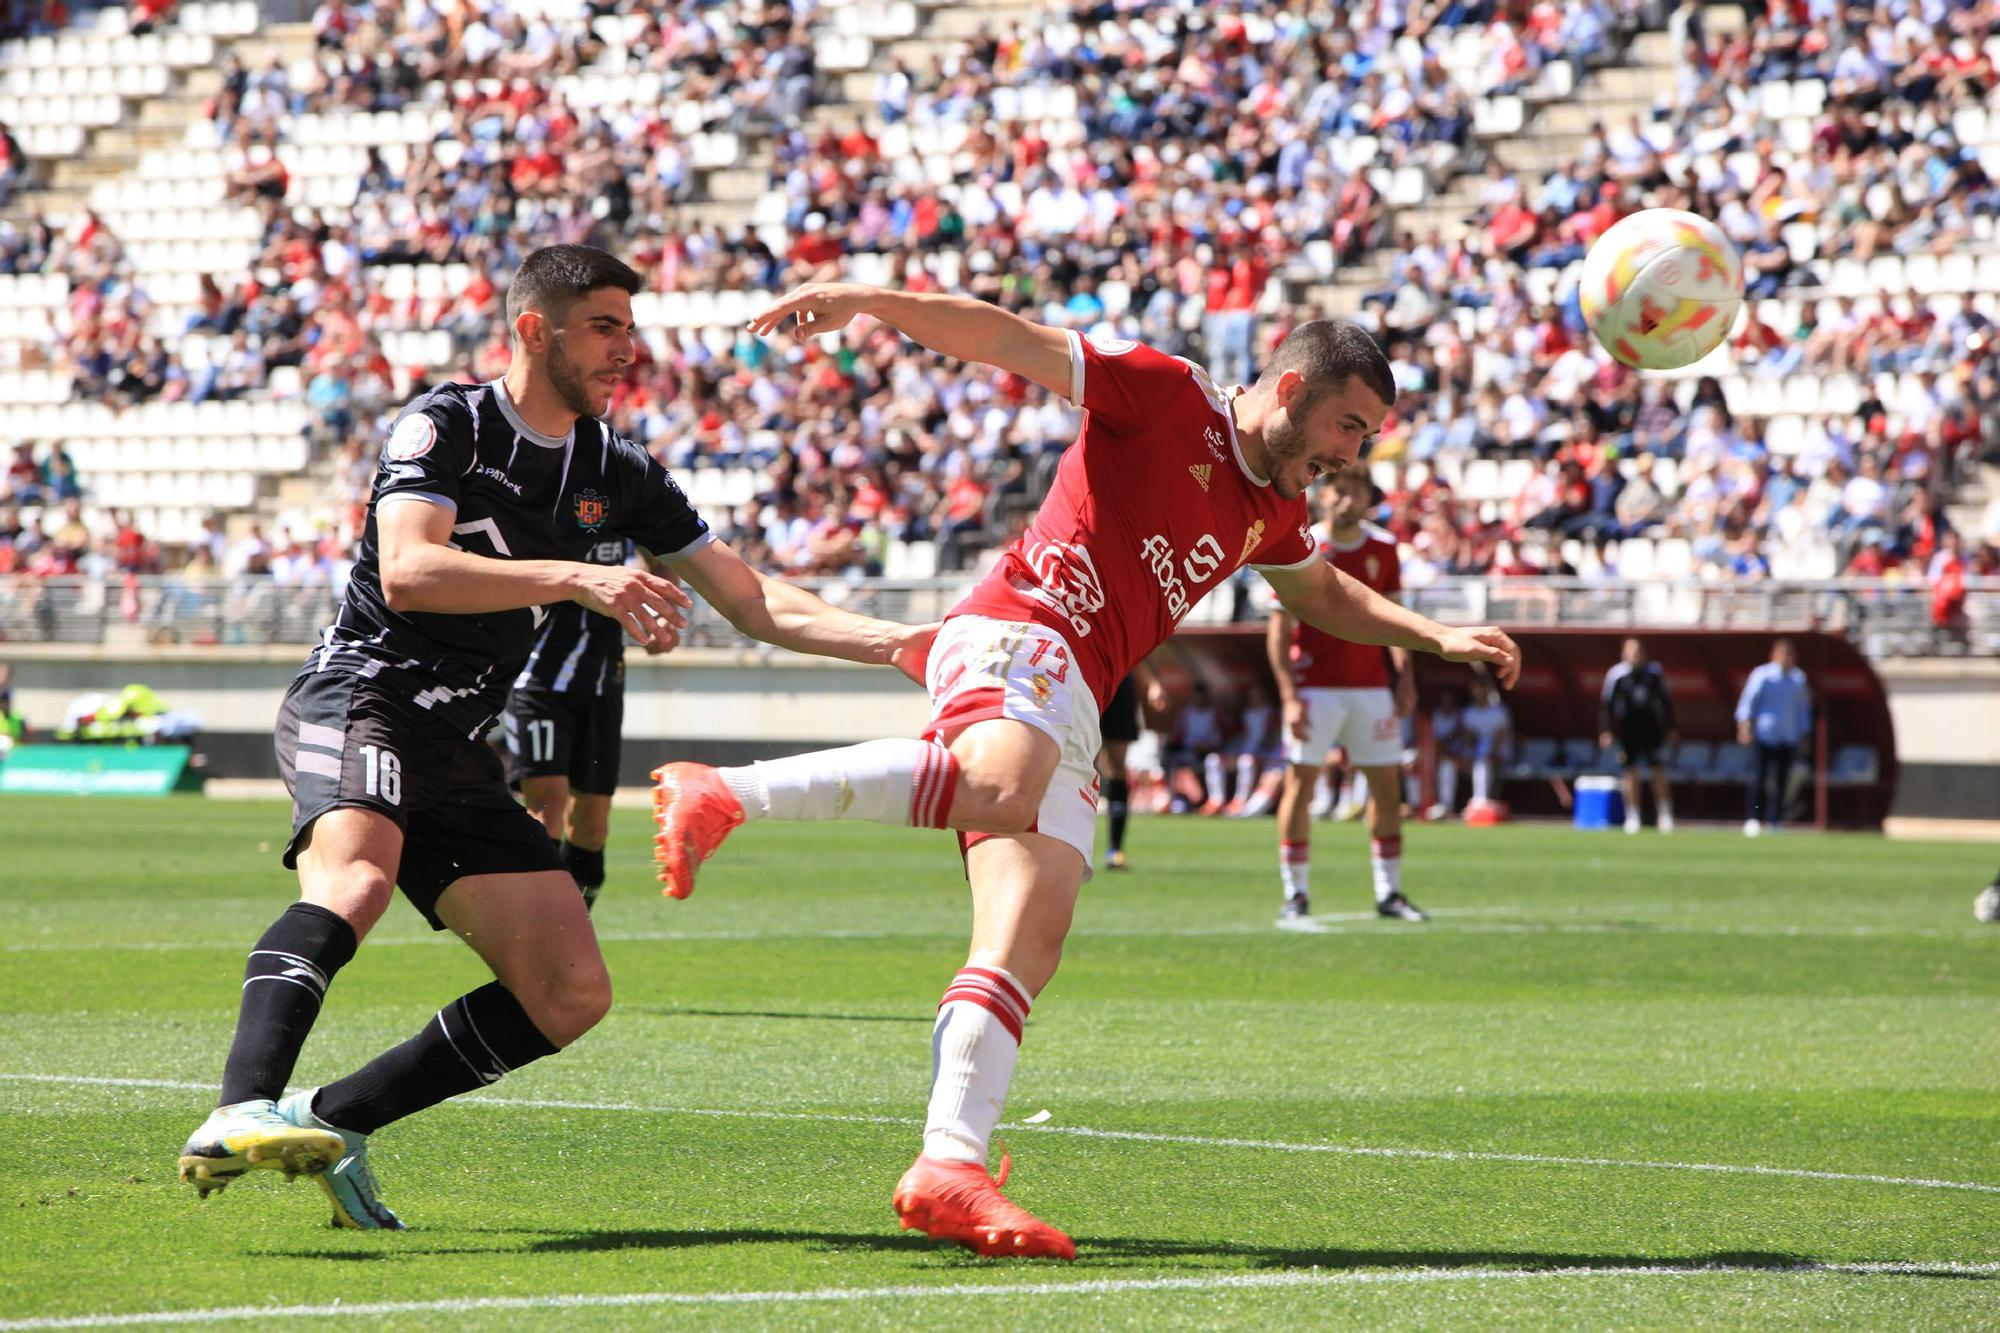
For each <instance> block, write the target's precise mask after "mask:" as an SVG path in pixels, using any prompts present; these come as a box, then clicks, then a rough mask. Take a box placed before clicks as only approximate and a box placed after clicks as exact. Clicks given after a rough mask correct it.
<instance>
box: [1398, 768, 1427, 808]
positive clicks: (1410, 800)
mask: <svg viewBox="0 0 2000 1333" xmlns="http://www.w3.org/2000/svg"><path fill="white" fill-rule="evenodd" d="M1423 799H1424V784H1423V783H1422V782H1420V781H1419V780H1418V779H1417V775H1416V774H1415V773H1405V774H1403V801H1404V803H1405V804H1406V805H1408V806H1409V807H1410V809H1412V810H1415V809H1417V808H1419V807H1420V806H1421V805H1422V804H1423Z"/></svg>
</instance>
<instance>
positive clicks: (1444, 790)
mask: <svg viewBox="0 0 2000 1333" xmlns="http://www.w3.org/2000/svg"><path fill="white" fill-rule="evenodd" d="M1438 804H1439V805H1441V806H1443V807H1444V808H1445V809H1447V810H1450V809H1454V808H1456V806H1457V805H1458V764H1457V763H1456V762H1455V761H1453V760H1450V759H1440V760H1438Z"/></svg>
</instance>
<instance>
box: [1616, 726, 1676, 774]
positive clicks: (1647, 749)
mask: <svg viewBox="0 0 2000 1333" xmlns="http://www.w3.org/2000/svg"><path fill="white" fill-rule="evenodd" d="M1666 748H1667V738H1666V737H1664V736H1662V735H1660V734H1659V733H1658V732H1655V731H1630V732H1626V733H1624V734H1623V735H1621V736H1619V738H1618V766H1619V767H1620V768H1639V767H1647V768H1658V767H1659V766H1660V765H1661V764H1662V763H1664V762H1665V759H1664V756H1663V755H1662V754H1661V751H1663V750H1665V749H1666Z"/></svg>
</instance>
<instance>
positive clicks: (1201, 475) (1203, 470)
mask: <svg viewBox="0 0 2000 1333" xmlns="http://www.w3.org/2000/svg"><path fill="white" fill-rule="evenodd" d="M1213 471H1215V464H1213V463H1190V464H1188V475H1189V476H1191V477H1193V478H1194V479H1195V480H1196V481H1198V482H1200V483H1201V489H1202V490H1203V492H1206V491H1207V490H1208V475H1209V473H1211V472H1213Z"/></svg>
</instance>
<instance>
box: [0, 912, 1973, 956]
mask: <svg viewBox="0 0 2000 1333" xmlns="http://www.w3.org/2000/svg"><path fill="white" fill-rule="evenodd" d="M1322 923H1328V924H1322ZM1273 931H1279V932H1282V933H1286V934H1294V935H1369V936H1372V937H1374V938H1377V939H1384V940H1393V939H1422V938H1423V937H1424V936H1425V935H1427V934H1428V935H1630V936H1634V937H1643V936H1647V935H1691V936H1699V937H1704V938H1706V937H1715V938H1745V939H1927V940H1959V941H1967V940H1993V939H1996V938H2000V937H1996V936H1995V935H1994V934H1993V932H1992V931H1990V930H1982V929H1980V928H1979V927H1976V926H1967V927H1965V928H1964V929H1962V930H1938V929H1935V928H1924V927H1916V926H1910V927H1904V926H1689V925H1681V924H1677V923H1674V922H1661V921H1578V922H1547V921H1453V920H1450V919H1444V920H1439V919H1437V917H1436V916H1435V915H1434V916H1433V918H1432V920H1431V921H1430V922H1429V923H1428V924H1427V925H1426V926H1425V928H1424V929H1423V930H1405V929H1399V928H1394V927H1388V926H1385V925H1383V924H1382V923H1381V920H1380V914H1379V913H1376V912H1348V913H1341V914H1338V915H1333V914H1329V915H1326V916H1315V917H1308V918H1306V919H1305V920H1304V921H1302V922H1293V923H1291V924H1289V925H1285V926H1276V925H1266V924H1262V923H1258V924H1251V923H1248V922H1246V923H1244V924H1242V925H1233V926H1195V927H1185V928H1158V929H1145V928H1129V929H1115V928H1114V929H1105V928H1103V927H1088V926H1085V927H1079V928H1077V929H1075V930H1072V931H1071V932H1070V933H1069V938H1070V939H1073V940H1075V939H1134V940H1147V939H1181V940H1203V939H1234V938H1238V937H1241V936H1249V935H1269V934H1271V933H1272V932H1273ZM963 934H964V932H963V931H962V930H959V929H956V928H953V929H942V928H941V929H937V930H607V931H602V932H600V933H599V934H598V936H597V939H598V942H599V943H600V944H673V943H701V942H704V941H721V942H738V941H755V940H925V939H939V938H944V937H951V938H957V937H958V936H961V935H963ZM457 942H458V939H457V937H456V936H454V935H450V934H447V933H444V932H438V933H435V934H431V935H412V936H403V937H391V938H386V939H379V940H376V939H371V940H369V941H368V942H367V945H366V946H365V947H368V948H375V949H381V948H387V947H390V946H401V945H413V944H456V943H457ZM237 947H238V946H237V945H235V944H227V945H222V944H216V943H214V942H213V941H205V940H84V941H79V942H77V943H74V944H56V943H49V942H40V941H38V942H34V943H27V944H8V945H0V953H91V952H97V951H103V950H130V951H138V952H142V953H176V952H181V951H185V950H194V949H219V948H220V949H232V950H233V949H235V948H237Z"/></svg>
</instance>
